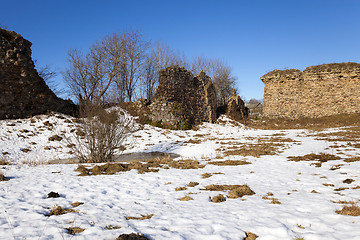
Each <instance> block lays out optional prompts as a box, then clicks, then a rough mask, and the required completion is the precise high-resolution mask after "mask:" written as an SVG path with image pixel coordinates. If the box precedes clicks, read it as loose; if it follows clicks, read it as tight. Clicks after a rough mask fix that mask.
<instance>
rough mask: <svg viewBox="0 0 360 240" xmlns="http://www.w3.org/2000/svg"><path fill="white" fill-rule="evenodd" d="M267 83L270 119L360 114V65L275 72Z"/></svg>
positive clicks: (265, 79)
mask: <svg viewBox="0 0 360 240" xmlns="http://www.w3.org/2000/svg"><path fill="white" fill-rule="evenodd" d="M260 79H261V80H262V81H263V82H264V83H265V88H264V106H263V115H264V116H265V117H268V118H289V119H299V118H319V117H324V116H330V115H337V114H351V113H360V64H359V63H351V62H349V63H332V64H323V65H318V66H311V67H308V68H306V69H305V70H304V71H300V70H298V69H289V70H283V71H280V70H274V71H272V72H269V73H267V74H265V75H264V76H262V77H261V78H260Z"/></svg>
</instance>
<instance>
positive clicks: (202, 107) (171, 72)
mask: <svg viewBox="0 0 360 240" xmlns="http://www.w3.org/2000/svg"><path fill="white" fill-rule="evenodd" d="M175 103H176V104H175ZM149 107H150V109H151V110H152V113H153V120H154V121H158V120H161V122H162V123H163V124H165V125H176V126H178V127H180V128H182V126H181V125H182V124H183V123H184V119H185V122H187V123H186V124H189V125H194V124H198V123H200V122H215V121H216V118H217V115H216V93H215V89H214V86H213V84H212V81H211V79H210V77H209V76H207V75H206V74H205V73H204V72H202V71H201V72H200V73H199V75H198V76H196V77H194V76H193V74H192V73H191V72H190V71H188V70H186V69H185V68H183V67H179V66H170V67H168V68H166V69H163V70H161V71H160V73H159V87H158V89H157V91H156V94H155V97H154V99H153V100H152V104H151V105H150V106H149ZM160 112H161V114H160ZM160 115H161V116H162V117H161V119H160V118H159V117H158V116H160ZM166 116H168V117H166Z"/></svg>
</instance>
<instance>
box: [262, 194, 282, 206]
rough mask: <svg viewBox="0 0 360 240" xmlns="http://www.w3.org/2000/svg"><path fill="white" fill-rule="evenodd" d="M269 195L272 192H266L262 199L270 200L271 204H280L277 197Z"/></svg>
mask: <svg viewBox="0 0 360 240" xmlns="http://www.w3.org/2000/svg"><path fill="white" fill-rule="evenodd" d="M270 196H274V194H273V193H271V192H268V193H267V195H266V196H263V197H262V199H264V200H271V201H270V203H271V204H281V202H280V201H279V199H277V198H274V197H270Z"/></svg>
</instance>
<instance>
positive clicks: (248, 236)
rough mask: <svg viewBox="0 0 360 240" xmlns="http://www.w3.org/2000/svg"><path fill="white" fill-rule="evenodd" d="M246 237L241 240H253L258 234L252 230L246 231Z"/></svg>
mask: <svg viewBox="0 0 360 240" xmlns="http://www.w3.org/2000/svg"><path fill="white" fill-rule="evenodd" d="M245 235H246V237H245V238H244V239H243V240H255V239H257V238H258V236H257V235H256V234H254V233H252V232H246V233H245Z"/></svg>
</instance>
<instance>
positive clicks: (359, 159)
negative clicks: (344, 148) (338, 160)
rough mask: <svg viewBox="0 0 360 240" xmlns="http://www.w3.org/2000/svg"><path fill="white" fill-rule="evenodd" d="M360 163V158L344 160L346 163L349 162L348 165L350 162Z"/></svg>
mask: <svg viewBox="0 0 360 240" xmlns="http://www.w3.org/2000/svg"><path fill="white" fill-rule="evenodd" d="M358 161H360V157H357V156H356V157H352V158H347V159H345V160H344V162H347V163H349V162H358Z"/></svg>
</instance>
